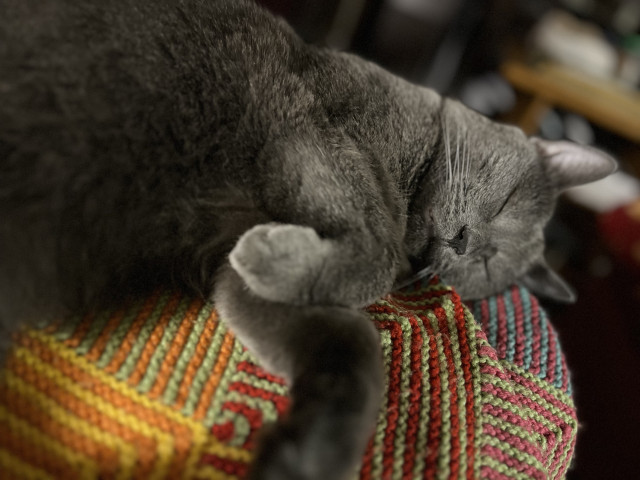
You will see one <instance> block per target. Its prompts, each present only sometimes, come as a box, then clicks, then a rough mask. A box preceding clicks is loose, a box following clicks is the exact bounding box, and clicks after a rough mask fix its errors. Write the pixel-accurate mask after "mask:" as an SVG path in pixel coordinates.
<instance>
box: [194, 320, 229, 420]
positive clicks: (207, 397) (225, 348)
mask: <svg viewBox="0 0 640 480" xmlns="http://www.w3.org/2000/svg"><path fill="white" fill-rule="evenodd" d="M234 343H235V337H234V336H233V335H232V334H231V332H227V333H226V335H225V336H224V340H223V341H222V345H220V353H219V354H218V360H217V362H216V364H215V366H214V367H213V372H211V376H210V377H209V380H208V381H207V383H206V384H205V386H204V388H203V389H202V394H201V395H200V401H199V402H198V406H197V407H196V409H195V412H194V414H193V418H194V419H195V420H202V419H203V418H204V416H205V415H206V414H207V409H208V408H209V405H210V404H211V398H212V397H213V395H214V394H215V392H216V388H217V387H218V384H219V383H220V379H221V378H222V374H223V373H224V369H225V368H226V367H227V363H229V358H230V357H231V354H232V353H233V345H234Z"/></svg>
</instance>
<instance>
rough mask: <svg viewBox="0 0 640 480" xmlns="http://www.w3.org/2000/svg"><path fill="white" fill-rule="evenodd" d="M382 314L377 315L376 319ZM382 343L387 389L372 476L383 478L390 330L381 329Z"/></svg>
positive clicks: (376, 441)
mask: <svg viewBox="0 0 640 480" xmlns="http://www.w3.org/2000/svg"><path fill="white" fill-rule="evenodd" d="M381 316H382V315H376V320H377V319H378V318H379V317H381ZM384 317H387V318H380V320H389V319H390V318H388V317H390V315H384ZM380 343H381V346H382V358H383V359H384V378H385V391H384V395H383V397H382V400H383V401H382V405H381V406H380V411H379V412H380V413H379V414H378V423H377V426H376V433H375V435H374V437H373V455H372V457H371V476H372V478H382V470H383V464H382V461H383V460H384V458H383V457H384V455H383V454H384V437H385V432H386V430H387V420H388V417H387V406H388V404H389V378H390V376H391V358H392V357H393V342H392V341H391V332H389V331H388V330H380Z"/></svg>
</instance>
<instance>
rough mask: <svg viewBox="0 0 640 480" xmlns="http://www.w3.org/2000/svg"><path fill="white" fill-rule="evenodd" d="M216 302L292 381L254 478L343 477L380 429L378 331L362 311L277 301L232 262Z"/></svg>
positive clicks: (300, 479) (240, 333)
mask: <svg viewBox="0 0 640 480" xmlns="http://www.w3.org/2000/svg"><path fill="white" fill-rule="evenodd" d="M215 301H216V305H217V308H218V309H219V311H220V314H221V318H223V319H224V321H225V322H227V323H228V324H229V326H230V328H231V329H232V330H233V331H234V332H235V333H236V334H237V335H238V337H239V338H240V340H241V341H242V342H243V343H244V344H245V345H247V347H249V348H250V350H251V351H252V352H253V353H254V354H255V355H256V356H257V357H258V358H259V359H260V361H261V362H262V364H263V365H264V366H265V367H266V368H268V369H269V370H271V371H273V372H276V373H279V374H280V375H282V376H284V377H285V378H286V379H287V380H288V382H289V385H290V387H291V390H290V392H291V397H292V404H291V408H290V411H289V412H288V413H287V415H286V416H285V417H284V418H283V419H282V420H281V421H280V422H278V423H277V424H276V425H275V426H274V427H273V428H271V429H270V430H268V431H267V432H266V433H265V435H264V437H263V438H262V441H261V442H260V446H259V448H258V451H257V454H256V457H255V463H254V466H253V468H252V470H251V472H252V473H251V475H250V478H251V479H252V480H258V479H259V480H293V479H296V480H328V479H331V480H342V479H346V478H349V477H350V476H352V475H353V474H354V473H355V470H357V468H358V466H359V462H360V459H361V457H362V454H363V452H364V449H365V447H366V444H367V442H368V440H369V438H370V435H371V434H372V431H373V426H374V424H375V419H376V415H377V412H378V407H379V403H380V399H381V394H382V388H383V382H382V368H381V354H380V347H379V339H378V334H377V332H376V330H375V328H374V326H373V324H372V322H371V321H370V320H369V319H368V318H367V316H366V314H364V313H363V312H362V311H359V310H355V309H350V308H344V307H325V306H295V305H287V304H283V303H274V302H270V301H267V300H264V299H263V298H260V297H259V296H257V295H255V294H254V293H252V292H251V291H248V290H247V288H246V286H245V283H244V282H243V280H242V278H241V277H240V276H239V275H238V273H237V272H236V271H235V270H233V269H232V268H230V267H228V266H227V267H225V268H224V269H223V271H222V273H221V275H220V276H219V278H218V281H217V282H216V293H215Z"/></svg>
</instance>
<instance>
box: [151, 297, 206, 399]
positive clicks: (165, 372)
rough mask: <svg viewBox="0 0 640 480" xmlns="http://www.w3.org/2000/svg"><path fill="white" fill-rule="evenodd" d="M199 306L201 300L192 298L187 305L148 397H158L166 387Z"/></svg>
mask: <svg viewBox="0 0 640 480" xmlns="http://www.w3.org/2000/svg"><path fill="white" fill-rule="evenodd" d="M201 308H202V300H194V301H192V302H191V305H189V308H188V310H187V311H186V313H185V314H184V318H183V319H182V322H181V323H180V326H179V327H178V331H177V332H176V334H175V336H174V337H173V342H172V343H171V346H170V347H169V351H168V352H167V354H166V355H165V357H164V361H163V362H162V365H161V366H160V370H159V371H158V374H157V375H156V381H155V383H154V384H153V386H152V387H151V389H150V390H149V393H148V396H149V398H157V397H159V396H160V395H162V392H164V389H165V388H166V387H167V383H169V379H170V378H171V372H173V368H174V367H175V365H176V363H177V362H178V357H180V352H181V351H182V349H183V348H184V344H185V343H186V342H187V338H189V333H191V330H192V329H193V326H194V325H195V323H196V319H197V316H198V312H199V311H200V309H201Z"/></svg>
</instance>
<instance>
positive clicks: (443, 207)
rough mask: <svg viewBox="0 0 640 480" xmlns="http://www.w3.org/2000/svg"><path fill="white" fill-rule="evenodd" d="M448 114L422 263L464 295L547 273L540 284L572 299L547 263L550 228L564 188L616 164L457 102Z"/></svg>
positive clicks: (433, 176)
mask: <svg viewBox="0 0 640 480" xmlns="http://www.w3.org/2000/svg"><path fill="white" fill-rule="evenodd" d="M442 112H443V113H442V116H441V128H442V130H441V132H442V136H441V140H440V142H439V147H438V149H437V151H438V154H437V155H436V158H435V159H434V164H433V165H432V167H431V169H430V171H429V173H428V175H426V176H425V179H424V181H423V184H422V185H421V191H420V192H419V193H418V195H419V204H420V205H421V208H422V212H421V213H422V216H423V218H422V221H421V222H419V223H421V225H422V229H421V230H422V231H421V232H420V235H421V236H422V237H423V240H422V242H423V243H422V245H421V247H420V248H421V250H420V253H419V254H418V256H419V257H420V259H419V262H418V263H422V265H423V266H424V265H429V266H430V267H431V269H432V270H433V272H434V273H437V274H439V275H440V276H441V278H442V280H444V281H445V282H447V283H449V284H450V285H453V286H454V287H455V288H456V290H457V291H458V293H459V294H460V295H461V296H462V297H463V298H464V299H475V298H481V297H485V296H488V295H490V294H493V293H495V292H497V291H501V290H503V289H504V288H507V287H508V286H509V285H510V284H512V283H513V282H514V281H515V280H516V279H523V281H525V283H526V280H527V279H528V277H529V276H530V272H537V274H538V277H540V272H542V278H537V279H536V282H538V283H540V282H541V283H542V284H543V285H540V286H538V285H536V284H535V282H534V284H533V285H531V286H532V287H534V288H537V290H538V292H539V293H542V294H547V295H550V296H552V297H556V298H557V299H563V300H570V299H571V296H572V294H571V292H570V290H569V289H567V287H565V286H564V285H563V284H562V282H561V280H560V279H559V278H558V277H557V276H555V275H554V274H553V273H552V272H550V271H549V270H548V269H547V268H546V265H545V263H544V257H543V251H544V236H543V229H544V226H545V225H546V223H547V222H548V220H549V219H550V217H551V214H552V213H553V208H554V205H555V200H556V198H557V195H558V193H559V192H560V191H561V190H562V189H564V188H566V187H568V186H571V185H575V184H578V183H586V182H587V181H592V180H595V179H597V178H601V177H603V176H605V175H607V174H608V173H610V172H611V171H612V170H613V169H614V168H615V163H614V162H613V161H612V160H611V159H609V158H608V157H606V156H605V155H603V154H600V152H595V151H594V150H590V149H584V148H582V147H579V146H575V145H571V144H568V143H566V142H555V143H553V142H544V141H541V140H538V139H531V138H527V137H526V136H525V135H524V134H523V133H522V131H520V130H519V129H517V128H514V127H510V126H506V125H501V124H498V123H495V122H492V121H489V120H488V119H486V118H484V117H482V116H480V115H478V114H476V113H474V112H472V111H470V110H468V109H466V108H464V107H462V106H461V105H460V104H458V103H456V102H452V101H447V103H446V105H445V107H444V108H443V110H442ZM585 172H586V173H585ZM425 238H426V241H425V240H424V239H425ZM417 240H418V239H417V238H414V239H413V241H417ZM414 248H415V246H414ZM541 290H546V291H541Z"/></svg>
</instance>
